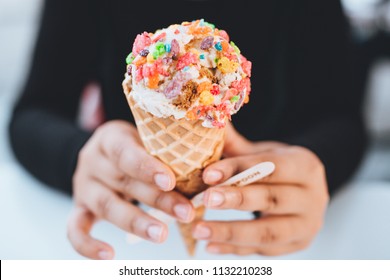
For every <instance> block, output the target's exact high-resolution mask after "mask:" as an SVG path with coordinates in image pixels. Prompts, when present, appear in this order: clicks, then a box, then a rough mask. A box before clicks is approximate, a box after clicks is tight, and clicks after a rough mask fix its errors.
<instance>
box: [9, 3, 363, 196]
mask: <svg viewBox="0 0 390 280" xmlns="http://www.w3.org/2000/svg"><path fill="white" fill-rule="evenodd" d="M233 3H234V4H231V2H230V1H222V0H220V1H218V0H210V1H183V0H180V1H149V2H148V3H146V2H143V1H130V0H110V1H108V0H77V1H76V0H66V1H65V0H48V1H46V4H45V8H44V12H43V19H42V25H41V30H40V33H39V36H38V40H37V43H36V48H35V53H34V58H33V63H32V69H31V71H30V76H29V78H28V81H27V83H26V85H25V88H24V91H23V94H22V96H21V98H20V100H19V102H18V103H17V105H16V107H15V110H14V114H13V117H12V121H11V123H10V137H11V143H12V147H13V149H14V151H15V154H16V156H17V158H18V159H19V160H20V162H21V163H22V164H23V165H24V166H25V167H26V168H27V169H28V170H29V171H30V172H31V173H32V174H34V175H35V176H36V177H38V178H39V179H41V180H42V181H43V182H45V183H47V184H49V185H52V186H54V187H56V188H58V189H61V190H65V191H67V192H71V178H72V175H73V172H74V168H75V165H76V160H77V155H78V151H79V150H80V148H81V147H82V146H83V144H84V143H85V142H86V141H87V139H88V138H89V136H90V133H89V132H86V131H83V130H82V129H81V128H79V127H77V125H76V121H75V119H76V115H77V109H78V102H79V99H80V95H81V92H82V89H83V87H84V86H85V84H86V83H88V82H89V81H97V82H99V83H100V84H101V86H102V94H103V102H104V111H105V113H106V118H107V120H112V119H125V120H129V121H133V119H132V116H131V113H130V110H129V108H128V105H127V103H126V100H125V96H124V94H123V93H122V87H121V82H122V80H123V78H124V73H125V71H126V65H125V64H126V63H125V58H126V56H127V54H128V53H129V52H130V51H131V49H132V42H133V40H134V38H135V37H136V35H137V34H139V33H142V32H143V31H148V32H154V31H155V30H156V29H158V28H162V27H167V26H169V25H170V24H173V23H181V22H182V21H191V20H194V19H200V18H203V19H204V20H205V21H208V22H211V23H214V24H215V25H216V26H217V27H218V28H220V29H224V30H226V31H227V32H228V34H229V35H230V38H231V40H232V41H234V42H235V43H236V44H237V45H238V46H239V48H240V49H241V52H242V53H243V54H244V55H245V56H246V57H247V58H248V59H249V60H251V61H252V62H253V69H252V78H251V81H252V92H251V96H250V97H251V99H250V102H249V103H248V104H247V105H245V106H244V107H243V108H242V109H241V110H240V111H239V112H238V113H237V114H236V115H233V116H232V119H233V123H234V125H235V126H236V128H237V129H238V130H239V131H240V132H241V133H242V134H243V135H244V136H245V137H247V138H249V139H251V140H278V141H284V142H287V143H290V144H296V145H301V146H305V147H307V148H309V149H311V150H312V151H314V152H315V153H316V154H317V155H318V156H319V157H320V159H321V160H322V161H323V163H324V164H325V167H326V171H327V179H328V183H329V189H330V191H331V192H333V191H334V190H336V189H337V188H338V187H339V186H340V185H341V184H342V183H343V182H345V181H346V180H347V179H348V178H349V177H350V176H351V174H352V172H353V171H354V170H355V168H356V167H357V165H358V163H359V160H360V158H361V156H362V153H363V148H364V145H365V142H366V136H365V132H364V127H363V123H362V119H361V114H360V109H361V101H362V96H361V93H357V92H353V91H352V90H351V89H352V88H353V87H352V86H351V85H352V84H353V75H352V69H351V67H350V65H352V64H351V61H350V59H349V50H350V45H349V39H348V29H347V23H346V20H345V18H344V15H343V13H342V9H341V5H340V3H339V2H338V1H336V0H323V1H311V0H294V1H289V0H285V1H282V0H265V1H244V0H242V1H239V2H236V1H234V2H233ZM257 7H259V8H257Z"/></svg>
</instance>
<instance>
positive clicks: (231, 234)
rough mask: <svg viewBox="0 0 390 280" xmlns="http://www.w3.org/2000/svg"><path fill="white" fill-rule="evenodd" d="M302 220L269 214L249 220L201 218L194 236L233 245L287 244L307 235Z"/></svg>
mask: <svg viewBox="0 0 390 280" xmlns="http://www.w3.org/2000/svg"><path fill="white" fill-rule="evenodd" d="M306 235H307V232H306V228H305V226H304V223H303V220H302V219H301V218H300V217H297V216H268V217H264V218H262V219H258V220H251V221H228V222H226V221H215V222H214V221H213V222H204V221H203V222H200V223H199V224H197V225H196V226H195V228H194V231H193V237H194V238H196V239H201V240H208V241H214V242H219V243H229V244H233V245H246V246H256V245H269V244H287V243H290V242H295V241H297V240H301V239H303V238H304V237H306Z"/></svg>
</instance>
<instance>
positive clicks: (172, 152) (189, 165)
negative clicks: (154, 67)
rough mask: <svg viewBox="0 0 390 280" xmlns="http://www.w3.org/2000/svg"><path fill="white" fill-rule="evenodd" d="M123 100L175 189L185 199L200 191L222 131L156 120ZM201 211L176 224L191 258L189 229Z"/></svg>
mask: <svg viewBox="0 0 390 280" xmlns="http://www.w3.org/2000/svg"><path fill="white" fill-rule="evenodd" d="M127 100H128V103H129V105H130V109H131V111H132V114H133V116H134V119H135V122H136V124H137V129H138V132H139V134H140V137H141V139H142V142H143V144H144V146H145V148H146V150H147V151H148V152H149V153H150V154H151V155H153V156H156V157H157V158H158V159H160V160H161V161H162V162H164V163H165V164H167V165H168V166H169V167H170V168H171V169H172V170H173V172H174V173H175V175H176V187H175V189H176V190H177V191H178V192H180V193H182V194H183V195H184V196H186V197H187V198H192V197H193V196H195V195H196V194H198V193H200V192H202V191H204V190H205V189H206V188H207V185H205V184H204V183H203V180H202V170H203V169H204V168H205V167H206V166H207V165H209V164H210V163H212V162H215V161H217V160H219V159H220V157H221V155H222V149H223V144H224V136H225V129H218V128H207V127H204V126H202V121H200V120H194V121H190V120H186V119H180V120H177V119H175V118H173V117H169V118H157V117H155V116H153V115H152V114H150V113H148V112H145V111H144V110H143V109H141V108H140V107H139V106H138V105H137V104H136V103H135V101H134V100H133V98H132V97H131V95H130V94H128V95H127ZM204 212H205V209H204V208H203V207H200V208H198V209H196V217H195V219H194V221H193V222H192V223H189V224H183V223H178V224H179V229H180V231H181V235H182V237H183V239H184V242H185V244H186V246H187V251H188V253H189V254H190V255H194V252H195V247H196V240H195V239H193V238H192V233H191V231H192V227H193V225H194V224H195V223H196V222H198V221H199V220H201V219H202V217H203V215H204Z"/></svg>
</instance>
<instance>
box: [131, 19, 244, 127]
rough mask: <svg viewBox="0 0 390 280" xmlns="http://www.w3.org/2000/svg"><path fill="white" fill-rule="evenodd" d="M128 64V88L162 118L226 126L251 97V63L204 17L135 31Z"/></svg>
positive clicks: (153, 112)
mask: <svg viewBox="0 0 390 280" xmlns="http://www.w3.org/2000/svg"><path fill="white" fill-rule="evenodd" d="M126 64H127V68H126V74H125V77H126V78H125V81H124V82H123V85H124V87H127V91H126V92H130V93H131V94H133V96H134V99H136V100H138V101H139V103H140V104H142V106H143V108H144V109H145V110H146V111H148V112H151V113H152V114H155V115H156V116H158V117H161V116H163V117H168V116H174V117H175V118H181V117H185V118H187V119H189V120H203V125H204V126H208V127H223V126H225V124H226V120H228V119H230V117H231V115H232V114H234V113H236V112H237V111H238V110H239V109H240V108H241V107H242V105H243V104H245V103H247V102H248V101H249V94H250V90H251V88H250V79H249V78H250V76H251V68H252V63H251V62H250V61H249V60H247V59H246V58H245V57H244V56H243V55H242V54H241V51H240V49H239V48H238V47H237V45H236V44H235V43H234V42H233V41H230V38H229V35H228V34H227V32H226V31H224V30H221V29H218V28H216V27H215V26H214V25H213V24H211V23H208V22H206V21H204V20H203V19H200V20H194V21H191V22H183V23H181V24H173V25H171V26H169V27H167V28H164V29H160V30H158V31H156V32H155V33H148V32H143V33H142V34H139V35H137V36H136V38H135V41H134V43H133V47H132V52H131V53H130V54H129V55H128V56H127V58H126ZM152 99H155V100H158V102H157V101H153V100H152ZM158 106H159V108H157V107H158Z"/></svg>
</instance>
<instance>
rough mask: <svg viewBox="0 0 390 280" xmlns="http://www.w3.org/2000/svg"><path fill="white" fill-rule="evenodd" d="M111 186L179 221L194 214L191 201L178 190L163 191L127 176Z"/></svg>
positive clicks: (191, 217) (188, 220) (183, 220)
mask: <svg viewBox="0 0 390 280" xmlns="http://www.w3.org/2000/svg"><path fill="white" fill-rule="evenodd" d="M113 188H114V189H115V190H116V191H119V192H121V193H123V194H125V195H127V196H129V197H132V198H133V199H135V200H138V201H140V202H142V203H144V204H146V205H148V206H150V207H153V208H156V209H159V210H161V211H163V212H165V213H167V214H168V215H171V216H173V217H176V218H178V219H179V220H180V221H181V222H187V223H188V222H191V221H192V220H193V218H194V216H195V211H194V209H193V206H192V203H191V202H190V201H189V200H188V199H187V198H185V197H184V196H183V195H181V194H179V193H178V192H164V191H161V190H159V189H157V188H155V187H154V186H152V185H149V184H146V183H144V182H141V181H138V180H134V179H132V178H130V177H128V176H126V179H125V180H123V181H122V182H120V183H119V184H117V185H116V186H114V187H113Z"/></svg>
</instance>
